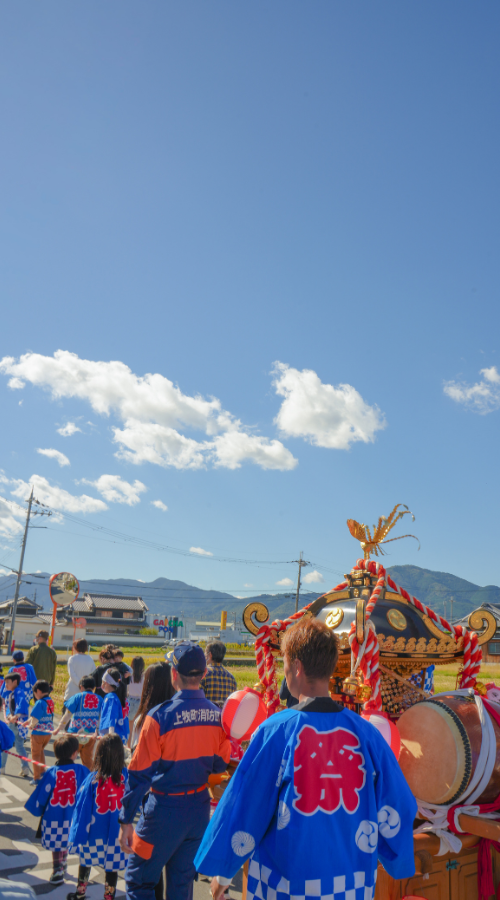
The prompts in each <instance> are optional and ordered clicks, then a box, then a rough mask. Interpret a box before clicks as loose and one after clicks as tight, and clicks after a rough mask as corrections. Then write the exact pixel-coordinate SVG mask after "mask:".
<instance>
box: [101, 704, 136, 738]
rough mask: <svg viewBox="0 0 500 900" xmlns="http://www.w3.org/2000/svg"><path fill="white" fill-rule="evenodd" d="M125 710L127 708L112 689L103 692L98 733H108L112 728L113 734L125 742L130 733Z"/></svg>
mask: <svg viewBox="0 0 500 900" xmlns="http://www.w3.org/2000/svg"><path fill="white" fill-rule="evenodd" d="M127 712H128V710H126V708H124V707H123V706H122V705H121V703H120V700H119V698H118V697H117V695H116V694H115V693H114V691H113V692H111V693H109V694H105V696H104V700H103V702H102V707H101V721H100V723H99V733H100V734H108V732H109V729H110V728H114V731H115V734H118V735H119V736H120V737H121V739H122V741H123V743H124V744H125V743H126V742H127V739H128V736H129V734H130V726H129V722H128V718H127Z"/></svg>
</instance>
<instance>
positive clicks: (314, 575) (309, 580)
mask: <svg viewBox="0 0 500 900" xmlns="http://www.w3.org/2000/svg"><path fill="white" fill-rule="evenodd" d="M324 580H325V579H324V578H323V576H322V574H321V572H318V571H316V569H315V570H314V572H308V573H307V575H305V576H304V578H303V579H302V582H303V584H323V582H324Z"/></svg>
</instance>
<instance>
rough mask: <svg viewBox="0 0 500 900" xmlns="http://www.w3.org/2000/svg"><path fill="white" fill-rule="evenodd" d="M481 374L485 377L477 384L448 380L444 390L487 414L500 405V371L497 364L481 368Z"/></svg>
mask: <svg viewBox="0 0 500 900" xmlns="http://www.w3.org/2000/svg"><path fill="white" fill-rule="evenodd" d="M479 374H480V375H482V376H483V378H482V380H481V381H477V382H476V384H465V383H464V382H458V381H447V382H445V385H444V388H443V390H444V392H445V394H446V395H447V396H448V397H450V398H451V400H454V401H455V402H456V403H462V404H463V405H464V406H466V407H468V408H469V409H472V410H473V411H474V412H478V413H480V414H481V415H486V414H487V413H490V412H494V411H495V410H496V409H498V408H499V407H500V372H499V371H498V369H497V367H496V366H490V368H489V369H481V371H480V373H479Z"/></svg>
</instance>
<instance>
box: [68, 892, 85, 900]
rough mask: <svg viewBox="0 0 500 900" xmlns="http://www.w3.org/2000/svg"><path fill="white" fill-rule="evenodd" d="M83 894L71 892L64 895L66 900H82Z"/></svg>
mask: <svg viewBox="0 0 500 900" xmlns="http://www.w3.org/2000/svg"><path fill="white" fill-rule="evenodd" d="M84 897H85V894H79V893H78V891H72V892H71V894H66V900H84Z"/></svg>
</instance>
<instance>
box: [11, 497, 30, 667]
mask: <svg viewBox="0 0 500 900" xmlns="http://www.w3.org/2000/svg"><path fill="white" fill-rule="evenodd" d="M33 490H34V489H33V488H31V494H30V496H29V500H28V512H27V513H26V525H25V527H24V536H23V543H22V546H21V559H20V561H19V572H18V573H17V581H16V592H15V594H14V605H13V607H12V619H11V626H10V652H11V653H13V651H14V629H15V627H16V612H17V601H18V600H19V588H20V587H21V578H22V576H23V562H24V551H25V550H26V538H27V537H28V525H29V523H30V515H31V504H32V503H33Z"/></svg>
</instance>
